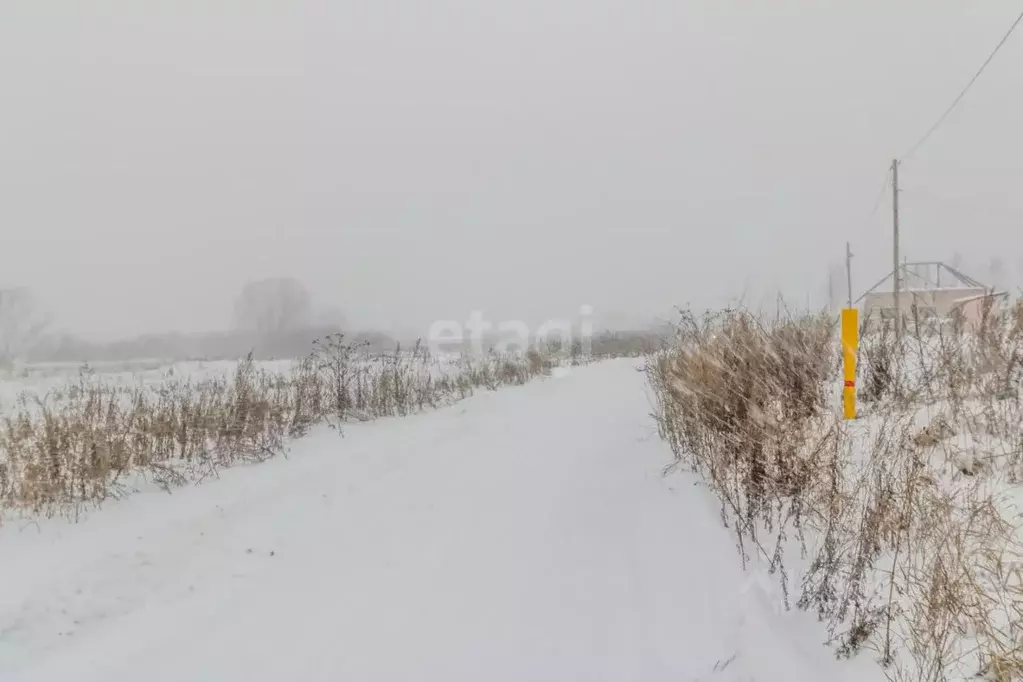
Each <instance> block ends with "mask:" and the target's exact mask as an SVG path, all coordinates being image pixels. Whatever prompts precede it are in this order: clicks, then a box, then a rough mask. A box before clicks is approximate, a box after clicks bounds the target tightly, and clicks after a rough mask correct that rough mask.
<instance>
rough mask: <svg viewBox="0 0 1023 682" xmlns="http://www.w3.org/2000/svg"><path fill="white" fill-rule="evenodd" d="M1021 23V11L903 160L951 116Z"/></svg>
mask: <svg viewBox="0 0 1023 682" xmlns="http://www.w3.org/2000/svg"><path fill="white" fill-rule="evenodd" d="M1020 23H1023V12H1020V14H1019V16H1018V17H1016V21H1014V22H1013V23H1012V26H1010V27H1009V30H1008V31H1006V33H1005V35H1004V36H1002V39H1001V40H1000V41H999V42H998V45H996V46H995V49H994V50H992V51H991V54H989V55H988V58H987V59H985V60H984V63H983V64H981V65H980V68H979V69H977V73H975V74H974V75H973V78H971V79H970V82H969V83H967V84H966V87H965V88H963V90H962V92H960V93H959V96H958V97H956V98H955V99H954V100H953V101H952V104H951V105H949V107H948V109H946V110H945V113H943V114H942V115H941V117H940V118H938V120H937V121H935V123H934V125H932V126H931V127H930V128H929V129H928V130H927V132H926V133H924V136H923V137H921V138H920V140H919V141H918V142H917V143H916V144H914V145H913V146H912V147H910V149H909V151H908V152H906V153H905V154H903V155H902V159H903V160H905V159H908V158H910V157H912V156H913V154H915V153H916V151H917V150H918V149H920V147H922V146H923V144H924V143H925V142H927V140H928V139H929V138H930V137H931V135H933V134H934V131H936V130H937V129H938V128H940V127H941V124H943V123H944V122H945V120H946V119H947V118H948V117H949V115H950V114H951V113H952V111H953V110H954V109H955V108H956V107H957V106H959V103H960V102H961V101H962V100H963V97H965V96H966V93H967V92H969V90H970V88H972V87H973V84H974V83H976V82H977V79H978V78H980V74H982V73H984V69H986V68H987V66H988V64H990V63H991V60H993V59H994V58H995V55H996V54H998V51H999V50H1001V49H1002V46H1003V45H1005V43H1006V42H1007V41H1008V40H1009V36H1011V35H1012V32H1013V31H1015V30H1016V27H1017V26H1019V25H1020Z"/></svg>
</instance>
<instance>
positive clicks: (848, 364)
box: [842, 308, 860, 419]
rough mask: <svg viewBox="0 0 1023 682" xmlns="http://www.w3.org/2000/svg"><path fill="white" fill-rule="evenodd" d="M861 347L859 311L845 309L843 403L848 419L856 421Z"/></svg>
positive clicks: (843, 325) (843, 322) (843, 330)
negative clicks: (858, 354)
mask: <svg viewBox="0 0 1023 682" xmlns="http://www.w3.org/2000/svg"><path fill="white" fill-rule="evenodd" d="M859 345H860V326H859V311H858V310H857V309H856V308H845V309H843V310H842V359H843V363H842V364H843V373H844V376H845V388H844V389H843V390H842V403H843V406H844V412H845V418H846V419H856V349H857V348H858V347H859Z"/></svg>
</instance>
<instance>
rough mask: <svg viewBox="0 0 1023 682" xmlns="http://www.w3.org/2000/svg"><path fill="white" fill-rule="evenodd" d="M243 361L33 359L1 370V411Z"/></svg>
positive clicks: (283, 364)
mask: <svg viewBox="0 0 1023 682" xmlns="http://www.w3.org/2000/svg"><path fill="white" fill-rule="evenodd" d="M299 362H300V361H299V360H292V359H280V360H262V361H255V362H254V364H255V367H256V369H258V370H265V371H267V372H271V373H274V374H281V375H290V374H291V373H292V372H293V371H294V370H295V369H296V367H297V366H298V364H299ZM459 362H461V360H460V359H459V358H457V357H447V356H446V357H437V358H432V359H430V360H429V361H428V368H429V371H430V373H431V374H432V375H433V376H435V377H440V376H444V375H449V374H452V373H454V371H455V370H456V368H457V367H458V363H459ZM363 364H365V365H368V366H370V367H371V368H373V367H378V366H379V365H380V360H379V359H376V358H367V359H365V360H363ZM237 368H238V362H237V361H234V360H194V361H172V360H160V359H140V360H128V361H123V362H97V363H87V364H75V363H33V364H28V365H21V366H19V367H17V368H16V369H14V370H13V371H7V372H3V370H0V416H2V415H3V414H5V413H9V412H10V411H11V410H12V409H13V408H14V407H15V406H16V405H17V403H18V401H19V399H21V398H26V399H27V400H28V401H29V403H31V402H33V401H34V400H35V399H36V398H39V399H50V400H52V399H54V398H55V397H56V396H57V395H58V393H59V392H62V391H64V390H66V389H67V388H68V386H70V385H73V384H77V383H78V382H80V381H82V380H84V381H86V382H88V383H89V384H92V385H95V384H99V385H102V386H105V387H111V388H113V387H119V388H135V387H147V388H154V389H156V388H159V386H160V385H161V384H165V383H166V382H168V381H186V380H187V381H191V382H200V381H203V380H206V379H213V378H221V377H227V378H230V377H232V376H233V375H234V373H235V371H236V370H237Z"/></svg>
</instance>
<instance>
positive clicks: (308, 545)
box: [0, 360, 873, 682]
mask: <svg viewBox="0 0 1023 682" xmlns="http://www.w3.org/2000/svg"><path fill="white" fill-rule="evenodd" d="M637 367H638V364H637V361H634V360H632V361H630V360H619V361H613V362H606V363H602V364H598V365H594V366H590V367H586V368H582V369H576V370H572V371H570V372H568V373H567V374H566V375H564V376H557V377H553V378H550V379H548V380H544V381H538V382H535V383H533V384H530V385H528V386H524V387H520V388H509V389H503V390H501V391H498V392H496V393H487V394H482V395H478V396H476V397H474V398H472V399H469V400H466V401H464V402H462V403H459V404H457V405H454V406H452V407H449V408H445V409H442V410H439V411H436V412H432V413H427V414H421V415H417V416H414V417H409V418H405V419H387V420H381V421H377V422H373V423H367V424H360V425H356V426H353V427H351V428H349V429H348V430H347V432H346V434H345V437H344V438H343V439H341V438H339V437H338V435H337V434H336V433H333V432H331V431H329V430H326V429H324V430H322V431H318V432H316V433H314V434H312V435H310V436H309V437H307V438H306V439H304V440H302V441H300V442H298V443H297V444H296V445H295V446H294V448H293V451H292V453H291V456H290V458H289V459H287V460H285V459H279V460H275V461H272V462H268V463H266V464H262V465H257V466H252V467H244V468H239V469H235V470H231V471H227V472H224V473H223V475H222V478H221V479H220V480H217V481H211V482H207V483H205V484H203V485H201V486H192V487H188V488H185V489H181V490H176V491H175V492H174V494H172V495H166V494H163V493H159V492H145V493H140V494H137V495H135V496H133V497H131V498H129V499H128V500H126V501H122V502H117V503H113V504H110V505H108V506H106V507H105V508H104V509H103V510H101V511H99V512H96V513H93V514H92V515H91V516H90V517H89V518H88V519H87V520H85V521H83V522H80V523H78V524H74V525H71V524H68V523H66V522H63V521H45V522H40V523H38V524H36V523H32V524H24V523H22V524H9V525H8V526H6V527H4V528H3V529H0V680H3V681H4V682H7V681H14V680H26V681H27V680H53V681H55V682H56V681H61V680H71V679H73V680H76V682H86V681H87V680H96V681H97V682H98V681H100V680H102V681H104V682H121V681H124V682H127V681H132V682H135V681H140V680H145V681H146V682H163V681H168V682H170V681H174V682H180V681H183V680H188V681H190V682H192V681H204V680H209V681H211V682H213V681H216V682H235V681H238V682H241V681H245V682H253V681H257V680H275V681H280V680H331V681H335V680H359V681H370V680H437V681H444V682H451V681H453V680H466V681H469V680H471V681H473V682H482V681H488V682H493V681H499V680H509V681H511V680H514V681H517V682H518V681H524V680H552V681H553V680H557V681H559V682H561V681H565V680H609V681H610V680H615V681H620V680H673V681H684V682H690V681H695V680H711V681H718V680H720V681H721V682H733V681H739V680H759V681H762V682H782V681H785V682H792V681H798V682H803V681H805V682H811V681H812V682H816V681H817V680H821V679H829V680H841V679H850V680H851V679H857V680H862V679H864V676H863V675H864V674H865V673H866V672H871V673H872V672H873V670H872V666H871V665H867V667H866V668H864V666H863V665H861V664H860V663H862V662H857V664H856V665H855V666H850V665H849V664H842V665H840V664H837V663H835V662H834V661H833V659H832V655H831V654H830V653H829V652H828V650H826V649H825V648H823V647H822V646H821V645H820V643H819V642H820V640H821V639H822V637H823V631H822V630H821V629H819V627H818V626H817V625H816V623H814V622H813V620H812V619H811V618H809V617H807V616H806V615H805V614H792V613H787V614H781V615H779V614H777V613H775V601H776V597H775V596H774V595H773V594H772V593H771V590H770V588H769V587H767V588H765V587H763V586H762V585H765V584H767V583H766V582H763V583H762V582H759V581H757V580H755V579H750V578H749V577H748V576H746V575H744V574H743V572H742V571H741V570H740V567H739V562H738V559H737V555H736V553H735V549H734V547H733V543H732V541H731V538H730V536H729V534H728V532H727V530H725V529H724V528H723V527H722V526H721V524H720V521H719V519H718V516H717V508H716V506H715V502H714V500H713V499H712V498H711V496H710V495H709V494H708V493H707V492H706V491H704V490H702V489H700V488H699V487H695V486H694V485H693V482H694V481H693V479H691V478H690V477H688V476H685V475H672V476H669V477H665V476H663V475H662V468H663V467H664V466H665V465H666V464H667V463H668V462H669V461H670V456H669V451H668V449H667V448H666V446H664V445H663V444H662V443H661V442H660V440H659V439H658V437H657V434H656V432H655V430H654V428H653V425H652V421H651V419H650V417H649V412H650V404H649V402H648V398H647V395H646V393H645V390H644V382H643V377H642V375H641V374H640V373H639V372H638V371H637ZM866 663H868V664H869V661H867V662H866ZM854 671H855V673H856V674H854Z"/></svg>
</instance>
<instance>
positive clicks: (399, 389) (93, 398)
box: [0, 334, 580, 517]
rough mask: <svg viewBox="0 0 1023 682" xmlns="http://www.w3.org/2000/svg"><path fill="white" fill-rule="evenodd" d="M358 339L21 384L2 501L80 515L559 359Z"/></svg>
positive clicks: (539, 369) (1, 476) (2, 467)
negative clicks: (205, 370) (444, 367)
mask: <svg viewBox="0 0 1023 682" xmlns="http://www.w3.org/2000/svg"><path fill="white" fill-rule="evenodd" d="M362 350H363V344H352V343H348V342H347V341H346V340H345V338H344V336H343V335H340V334H338V335H334V336H329V337H326V338H324V339H321V340H319V341H318V342H317V343H316V346H315V350H314V352H313V353H312V354H311V355H310V356H309V357H308V358H306V359H305V360H304V361H302V362H300V363H297V364H296V366H295V368H294V370H293V371H291V372H287V373H277V372H270V371H267V370H264V369H260V368H259V367H258V366H257V365H256V364H255V363H254V362H253V360H252V358H251V357H249V358H246V359H245V360H243V361H241V362H239V363H238V365H237V369H236V370H235V372H234V375H233V376H232V377H217V378H211V379H202V380H192V379H190V378H183V379H174V378H171V379H168V380H166V381H164V382H163V383H161V384H159V385H156V386H153V385H143V386H132V387H124V386H117V385H110V384H107V383H104V382H103V380H102V377H100V376H96V375H92V374H91V373H89V372H87V371H83V372H82V373H81V375H80V376H79V378H78V380H77V381H75V382H74V383H71V384H69V385H68V386H66V387H65V388H63V389H62V390H60V391H56V392H51V393H49V394H48V395H46V396H45V397H38V396H32V395H23V396H21V398H20V400H19V402H18V405H17V406H16V408H15V409H14V410H13V411H10V412H8V413H6V414H5V415H4V416H3V417H2V418H0V512H5V513H6V514H8V515H11V514H17V515H47V516H49V515H68V516H72V517H74V516H76V515H77V514H78V513H79V512H80V511H81V510H82V509H84V508H86V507H89V506H96V505H99V504H101V503H102V502H103V501H104V500H106V499H109V498H111V497H118V496H122V495H124V494H126V493H129V492H131V491H132V490H133V489H134V488H135V486H136V485H137V483H138V482H139V480H140V479H144V480H150V481H155V482H157V483H158V484H160V485H162V486H164V487H170V486H174V485H180V484H183V483H185V482H190V481H200V480H203V479H205V478H208V477H210V476H213V475H216V473H217V472H218V471H219V470H220V469H222V468H224V467H228V466H231V465H234V464H238V463H245V462H258V461H261V460H264V459H267V458H269V457H274V456H276V455H280V454H285V453H286V452H287V447H288V444H289V442H291V441H292V440H294V439H296V438H299V437H301V436H302V435H304V434H305V433H306V432H307V431H308V430H309V429H310V428H311V427H312V426H314V425H316V424H318V423H321V422H327V423H329V424H330V425H332V426H333V427H335V428H338V429H340V428H341V426H342V425H343V424H345V423H346V422H349V421H352V420H360V421H361V420H368V419H374V418H378V417H384V416H401V415H407V414H410V413H413V412H417V411H420V410H423V409H425V408H428V407H434V406H437V405H441V404H445V403H448V402H453V401H455V400H458V399H461V398H464V397H466V396H469V395H471V394H472V393H473V392H474V391H475V390H478V389H480V388H485V389H496V388H498V387H500V386H504V385H510V384H522V383H525V382H527V381H529V380H530V379H532V378H533V377H536V376H538V375H543V374H547V373H549V372H550V370H551V368H552V367H553V366H554V365H555V364H556V363H557V362H558V360H557V359H556V358H555V357H554V356H552V355H548V354H546V353H545V352H540V351H537V350H532V351H530V352H528V353H526V354H525V355H522V356H497V355H491V356H487V357H482V358H468V357H466V358H463V360H462V361H461V362H460V363H458V364H457V365H455V366H453V367H452V368H451V369H450V370H449V371H444V372H437V371H436V368H437V365H436V363H435V362H434V361H433V360H432V359H431V358H430V356H429V353H428V352H427V350H426V348H425V347H424V346H421V345H417V346H416V347H415V348H413V349H412V350H411V351H403V350H402V349H401V348H400V347H399V348H398V349H397V350H396V351H395V352H393V353H390V354H385V355H381V356H375V357H372V358H369V357H367V356H366V355H364V354H363V353H362ZM575 360H576V361H580V360H579V358H575Z"/></svg>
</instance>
